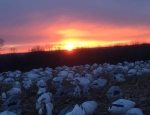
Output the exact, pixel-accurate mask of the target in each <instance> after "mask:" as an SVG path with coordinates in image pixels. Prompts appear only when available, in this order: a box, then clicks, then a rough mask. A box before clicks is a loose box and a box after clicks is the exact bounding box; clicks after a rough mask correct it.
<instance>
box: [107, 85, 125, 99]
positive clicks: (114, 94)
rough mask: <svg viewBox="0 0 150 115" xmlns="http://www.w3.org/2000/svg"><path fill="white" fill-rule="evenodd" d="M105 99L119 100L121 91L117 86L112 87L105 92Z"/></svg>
mask: <svg viewBox="0 0 150 115" xmlns="http://www.w3.org/2000/svg"><path fill="white" fill-rule="evenodd" d="M106 95H107V98H108V99H111V98H120V97H121V96H122V90H121V89H120V88H119V87H118V86H112V87H111V88H110V89H109V90H108V91H107V94H106Z"/></svg>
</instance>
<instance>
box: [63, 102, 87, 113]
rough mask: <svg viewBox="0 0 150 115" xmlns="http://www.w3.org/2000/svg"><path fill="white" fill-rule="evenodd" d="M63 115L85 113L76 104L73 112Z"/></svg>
mask: <svg viewBox="0 0 150 115" xmlns="http://www.w3.org/2000/svg"><path fill="white" fill-rule="evenodd" d="M65 115H85V111H84V109H82V108H81V107H80V106H79V105H78V104H76V105H75V107H74V108H73V110H72V111H71V112H68V113H66V114H65Z"/></svg>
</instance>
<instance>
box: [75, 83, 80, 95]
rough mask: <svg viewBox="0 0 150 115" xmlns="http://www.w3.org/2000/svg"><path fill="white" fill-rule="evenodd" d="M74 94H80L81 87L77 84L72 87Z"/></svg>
mask: <svg viewBox="0 0 150 115" xmlns="http://www.w3.org/2000/svg"><path fill="white" fill-rule="evenodd" d="M74 96H75V97H80V96H81V88H80V87H79V86H78V85H77V86H76V87H75V88H74Z"/></svg>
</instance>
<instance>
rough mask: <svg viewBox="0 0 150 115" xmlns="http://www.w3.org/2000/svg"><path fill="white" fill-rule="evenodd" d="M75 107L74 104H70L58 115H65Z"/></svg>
mask: <svg viewBox="0 0 150 115" xmlns="http://www.w3.org/2000/svg"><path fill="white" fill-rule="evenodd" d="M73 108H74V105H68V106H67V107H66V108H65V109H63V110H62V111H61V112H60V113H59V114H58V115H65V114H66V113H68V112H71V111H72V110H73Z"/></svg>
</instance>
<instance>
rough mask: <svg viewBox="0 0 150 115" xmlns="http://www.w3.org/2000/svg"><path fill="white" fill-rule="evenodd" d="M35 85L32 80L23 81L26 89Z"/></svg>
mask: <svg viewBox="0 0 150 115" xmlns="http://www.w3.org/2000/svg"><path fill="white" fill-rule="evenodd" d="M32 85H33V83H32V80H31V79H27V80H23V81H22V86H23V87H24V88H25V89H29V88H30V87H31V86H32Z"/></svg>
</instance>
